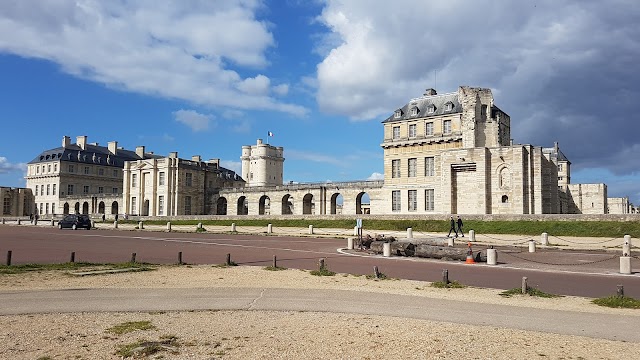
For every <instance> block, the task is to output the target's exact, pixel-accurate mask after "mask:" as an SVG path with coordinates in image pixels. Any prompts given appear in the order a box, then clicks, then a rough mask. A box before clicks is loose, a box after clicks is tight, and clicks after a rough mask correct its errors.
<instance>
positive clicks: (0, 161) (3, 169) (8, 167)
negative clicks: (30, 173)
mask: <svg viewBox="0 0 640 360" xmlns="http://www.w3.org/2000/svg"><path fill="white" fill-rule="evenodd" d="M26 169H27V164H24V163H18V164H12V163H11V162H9V160H8V159H7V158H6V157H4V156H0V174H7V173H10V172H14V171H26Z"/></svg>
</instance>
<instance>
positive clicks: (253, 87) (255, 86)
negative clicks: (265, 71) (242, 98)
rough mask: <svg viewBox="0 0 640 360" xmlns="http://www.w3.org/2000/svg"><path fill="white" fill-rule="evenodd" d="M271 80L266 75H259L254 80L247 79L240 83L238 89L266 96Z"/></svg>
mask: <svg viewBox="0 0 640 360" xmlns="http://www.w3.org/2000/svg"><path fill="white" fill-rule="evenodd" d="M270 85H271V80H269V78H268V77H266V76H264V75H258V76H256V77H254V78H247V79H244V80H243V81H241V82H239V83H238V89H240V90H241V91H243V92H245V93H247V94H250V95H259V96H264V95H267V94H268V93H269V86H270Z"/></svg>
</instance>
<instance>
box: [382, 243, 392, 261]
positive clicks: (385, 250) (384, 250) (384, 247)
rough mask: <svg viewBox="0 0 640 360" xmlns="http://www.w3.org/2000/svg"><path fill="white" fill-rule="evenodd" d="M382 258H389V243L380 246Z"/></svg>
mask: <svg viewBox="0 0 640 360" xmlns="http://www.w3.org/2000/svg"><path fill="white" fill-rule="evenodd" d="M382 256H384V257H389V256H391V243H388V242H386V243H384V244H382Z"/></svg>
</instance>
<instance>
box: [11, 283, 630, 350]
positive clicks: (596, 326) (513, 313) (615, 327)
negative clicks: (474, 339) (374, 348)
mask: <svg viewBox="0 0 640 360" xmlns="http://www.w3.org/2000/svg"><path fill="white" fill-rule="evenodd" d="M0 304H2V307H1V308H0V314H1V315H9V314H34V313H60V312H62V313H72V312H115V311H172V310H173V311H178V310H183V311H187V310H248V311H251V310H274V311H319V312H332V313H354V314H368V315H382V316H394V317H402V318H414V319H424V320H433V321H444V322H453V323H460V324H471V325H486V326H492V327H501V328H514V329H521V330H531V331H539V332H546V333H555V334H565V335H578V336H586V337H592V338H601V339H610V340H618V341H630V342H640V331H638V329H637V322H636V321H635V320H637V319H636V318H635V317H631V318H630V317H628V316H622V315H605V314H593V313H582V312H570V311H556V310H545V309H532V308H524V307H516V306H505V305H495V304H482V303H470V302H463V301H453V300H441V299H432V298H426V297H419V296H406V295H393V294H380V293H364V292H356V291H344V290H315V289H251V288H206V289H203V288H200V289H69V290H53V291H10V292H0Z"/></svg>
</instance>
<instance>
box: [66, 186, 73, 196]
mask: <svg viewBox="0 0 640 360" xmlns="http://www.w3.org/2000/svg"><path fill="white" fill-rule="evenodd" d="M67 195H73V185H67Z"/></svg>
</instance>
